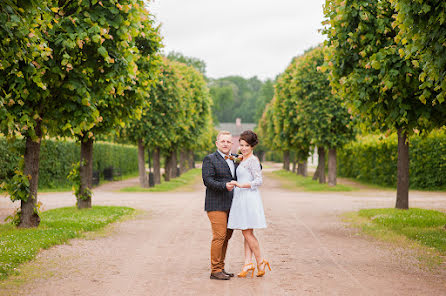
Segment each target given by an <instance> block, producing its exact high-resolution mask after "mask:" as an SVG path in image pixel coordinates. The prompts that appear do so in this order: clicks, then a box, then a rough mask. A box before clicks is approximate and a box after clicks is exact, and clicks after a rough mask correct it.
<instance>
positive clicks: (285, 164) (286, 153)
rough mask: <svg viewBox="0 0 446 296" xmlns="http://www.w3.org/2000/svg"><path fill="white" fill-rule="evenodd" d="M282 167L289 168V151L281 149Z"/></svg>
mask: <svg viewBox="0 0 446 296" xmlns="http://www.w3.org/2000/svg"><path fill="white" fill-rule="evenodd" d="M283 169H284V170H287V171H289V170H290V151H288V150H287V151H283Z"/></svg>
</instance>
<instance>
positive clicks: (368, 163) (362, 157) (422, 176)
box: [338, 130, 446, 190]
mask: <svg viewBox="0 0 446 296" xmlns="http://www.w3.org/2000/svg"><path fill="white" fill-rule="evenodd" d="M379 138H380V137H379V136H372V135H369V136H364V137H359V138H358V139H357V140H356V141H354V142H351V143H349V144H347V145H345V146H344V147H343V148H342V149H339V150H338V173H339V175H340V176H343V177H350V178H356V179H359V180H363V181H367V182H371V183H373V184H379V185H384V186H394V185H395V184H396V182H397V170H396V168H397V159H398V149H397V147H398V141H397V137H396V135H395V134H393V135H391V136H389V137H388V138H384V139H382V140H380V139H379ZM409 141H410V142H411V148H410V150H409V154H410V159H411V162H410V182H409V184H410V187H411V188H419V189H429V190H434V189H446V133H445V131H444V130H443V131H433V132H432V133H430V134H429V135H428V136H426V137H422V136H416V135H414V136H412V137H411V138H410V139H409Z"/></svg>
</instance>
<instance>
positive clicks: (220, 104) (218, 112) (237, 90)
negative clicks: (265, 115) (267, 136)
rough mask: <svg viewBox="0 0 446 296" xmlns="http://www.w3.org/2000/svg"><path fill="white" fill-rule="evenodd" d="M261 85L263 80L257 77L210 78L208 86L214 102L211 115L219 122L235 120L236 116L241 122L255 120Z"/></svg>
mask: <svg viewBox="0 0 446 296" xmlns="http://www.w3.org/2000/svg"><path fill="white" fill-rule="evenodd" d="M262 85H263V82H262V81H260V80H259V79H258V78H257V77H252V78H250V79H245V78H243V77H240V76H228V77H224V78H220V79H216V80H211V81H210V82H209V88H210V89H211V96H212V100H213V102H214V104H213V106H214V107H213V110H212V112H213V117H214V118H216V119H217V120H218V121H220V122H235V119H236V118H241V119H242V122H255V121H254V116H255V114H256V111H257V106H258V101H259V96H260V91H261V88H262ZM221 88H223V90H220V89H221ZM231 90H232V94H231V92H230V91H231Z"/></svg>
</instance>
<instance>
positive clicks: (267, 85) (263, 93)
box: [253, 79, 274, 122]
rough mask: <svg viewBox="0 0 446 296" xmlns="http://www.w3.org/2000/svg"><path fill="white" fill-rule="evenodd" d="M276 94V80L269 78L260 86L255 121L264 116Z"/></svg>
mask: <svg viewBox="0 0 446 296" xmlns="http://www.w3.org/2000/svg"><path fill="white" fill-rule="evenodd" d="M273 96H274V81H273V80H271V79H267V80H266V81H265V82H264V83H263V84H262V87H261V88H260V92H259V95H258V98H257V102H256V113H255V115H254V117H253V119H254V120H253V122H258V121H259V119H260V118H261V117H262V114H263V111H264V110H265V107H266V105H267V104H268V103H269V102H271V100H272V99H273Z"/></svg>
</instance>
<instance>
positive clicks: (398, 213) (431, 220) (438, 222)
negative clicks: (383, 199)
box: [358, 208, 446, 253]
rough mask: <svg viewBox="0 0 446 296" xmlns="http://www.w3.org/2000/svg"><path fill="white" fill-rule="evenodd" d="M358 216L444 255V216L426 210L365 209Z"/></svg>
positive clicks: (445, 239) (445, 216) (445, 249)
mask: <svg viewBox="0 0 446 296" xmlns="http://www.w3.org/2000/svg"><path fill="white" fill-rule="evenodd" d="M358 215H359V216H361V217H364V218H367V219H368V221H370V222H371V223H372V224H374V225H376V226H377V227H380V228H385V229H387V230H389V231H392V232H395V233H397V234H400V235H403V236H405V237H407V238H408V239H410V240H414V241H417V242H418V243H420V244H422V245H425V246H427V247H430V248H434V249H436V250H438V251H439V252H441V253H446V229H445V227H446V214H445V213H442V212H438V211H434V210H426V209H416V208H414V209H409V210H397V209H367V210H360V211H359V213H358Z"/></svg>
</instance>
